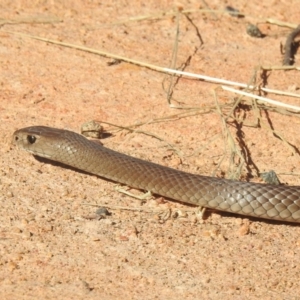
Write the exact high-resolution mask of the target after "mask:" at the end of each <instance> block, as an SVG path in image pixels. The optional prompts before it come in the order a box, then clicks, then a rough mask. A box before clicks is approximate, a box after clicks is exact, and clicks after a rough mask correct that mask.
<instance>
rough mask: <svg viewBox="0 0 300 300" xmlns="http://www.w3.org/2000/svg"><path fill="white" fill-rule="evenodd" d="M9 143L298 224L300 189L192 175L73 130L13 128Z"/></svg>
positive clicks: (169, 192)
mask: <svg viewBox="0 0 300 300" xmlns="http://www.w3.org/2000/svg"><path fill="white" fill-rule="evenodd" d="M13 143H14V144H16V145H17V146H19V147H20V148H21V149H24V150H26V151H28V152H30V153H32V154H34V155H37V156H41V157H45V158H47V159H50V160H53V161H57V162H60V163H63V164H66V165H69V166H72V167H74V168H77V169H80V170H83V171H86V172H88V173H92V174H95V175H98V176H101V177H104V178H107V179H110V180H113V181H116V182H120V183H123V184H126V185H128V186H130V187H133V188H137V189H142V190H146V191H150V192H152V193H155V194H158V195H161V196H165V197H168V198H171V199H174V200H178V201H181V202H186V203H191V204H195V205H199V206H201V207H208V208H213V209H216V210H221V211H225V212H230V213H236V214H241V215H245V216H251V217H257V218H264V219H272V220H279V221H287V222H300V186H283V185H269V184H260V183H249V182H242V181H233V180H227V179H221V178H214V177H208V176H201V175H194V174H190V173H186V172H182V171H179V170H175V169H171V168H168V167H164V166H161V165H158V164H155V163H152V162H148V161H145V160H141V159H138V158H134V157H131V156H128V155H125V154H122V153H119V152H116V151H113V150H110V149H107V148H105V147H103V146H101V145H100V144H97V143H95V142H93V141H89V140H88V139H86V138H85V137H83V136H81V135H79V134H77V133H75V132H72V131H67V130H61V129H56V128H51V127H45V126H33V127H27V128H23V129H20V130H17V131H16V132H15V133H14V134H13Z"/></svg>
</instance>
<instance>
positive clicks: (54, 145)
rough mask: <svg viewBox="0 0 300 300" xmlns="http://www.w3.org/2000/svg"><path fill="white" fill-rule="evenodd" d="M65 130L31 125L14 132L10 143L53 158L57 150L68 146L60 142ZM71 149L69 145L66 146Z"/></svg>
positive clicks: (41, 155)
mask: <svg viewBox="0 0 300 300" xmlns="http://www.w3.org/2000/svg"><path fill="white" fill-rule="evenodd" d="M65 132H67V131H66V130H62V129H57V128H51V127H46V126H32V127H26V128H22V129H19V130H17V131H15V132H14V134H13V140H12V143H13V144H14V145H16V146H17V147H19V148H20V149H22V150H25V151H27V152H30V153H32V154H34V155H38V156H40V157H45V158H48V159H55V156H56V154H57V151H59V149H61V148H65V147H68V146H67V145H66V141H65V140H64V142H62V140H63V137H64V133H65ZM67 150H68V151H71V147H68V149H67Z"/></svg>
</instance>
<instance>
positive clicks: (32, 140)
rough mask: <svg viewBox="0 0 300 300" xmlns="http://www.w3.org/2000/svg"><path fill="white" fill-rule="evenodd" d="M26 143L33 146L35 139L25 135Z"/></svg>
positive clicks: (32, 136)
mask: <svg viewBox="0 0 300 300" xmlns="http://www.w3.org/2000/svg"><path fill="white" fill-rule="evenodd" d="M27 141H28V142H29V144H34V143H35V141H36V137H35V136H34V135H27Z"/></svg>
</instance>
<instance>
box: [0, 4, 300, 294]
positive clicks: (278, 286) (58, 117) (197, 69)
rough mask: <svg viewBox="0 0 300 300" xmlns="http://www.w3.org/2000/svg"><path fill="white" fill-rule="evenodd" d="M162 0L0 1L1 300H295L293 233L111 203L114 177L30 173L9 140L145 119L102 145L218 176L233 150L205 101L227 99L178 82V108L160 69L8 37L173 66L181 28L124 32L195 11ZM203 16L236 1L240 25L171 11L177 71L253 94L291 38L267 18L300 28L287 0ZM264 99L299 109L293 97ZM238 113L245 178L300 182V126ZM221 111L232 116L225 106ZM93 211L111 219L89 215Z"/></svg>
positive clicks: (276, 80)
mask: <svg viewBox="0 0 300 300" xmlns="http://www.w3.org/2000/svg"><path fill="white" fill-rule="evenodd" d="M102 2H103V3H104V2H105V1H102ZM160 2H161V1H157V0H150V1H147V2H145V3H144V4H140V2H138V1H133V2H127V1H114V4H101V1H75V2H74V1H39V0H38V1H34V2H30V1H13V2H12V1H5V0H2V1H0V8H1V21H2V27H1V29H0V37H1V39H0V64H1V72H0V84H1V93H0V97H1V102H0V120H1V123H0V128H1V131H0V137H1V141H2V143H1V145H2V147H1V148H0V163H1V166H0V172H1V175H0V176H1V177H0V187H1V194H0V199H1V213H0V224H1V231H0V232H1V233H0V237H1V238H0V287H1V289H0V295H1V299H120V298H122V299H220V298H222V299H257V298H263V299H299V294H300V283H299V278H300V267H299V256H300V238H299V235H300V227H299V226H297V225H292V224H285V223H281V222H271V221H265V220H260V219H257V220H255V219H247V218H244V217H241V216H237V215H230V214H225V213H220V212H216V211H208V212H207V213H206V215H205V218H204V220H199V218H198V216H197V208H195V207H191V206H187V205H184V204H180V203H176V202H172V201H168V200H166V199H162V198H161V197H155V198H153V199H152V200H148V201H146V202H145V203H141V202H140V201H138V200H136V199H133V198H132V197H129V196H126V195H123V194H120V193H118V192H116V191H115V189H114V187H115V184H114V183H112V182H108V181H105V180H103V179H101V178H98V177H96V176H90V175H87V174H83V173H80V172H76V171H74V170H71V169H68V168H63V167H60V166H55V165H52V164H49V163H42V162H39V161H38V160H36V159H35V158H34V157H33V156H32V155H30V154H28V153H26V152H23V151H19V150H18V149H16V148H15V147H13V146H12V145H11V143H10V142H11V136H12V133H13V132H14V131H15V130H16V129H18V128H22V127H26V126H31V125H47V126H52V127H58V128H65V129H70V130H73V131H77V132H79V130H80V126H81V124H82V123H84V122H86V121H90V120H97V121H102V122H108V123H113V124H116V125H120V126H131V125H134V124H141V123H142V125H141V126H139V127H136V128H135V129H136V130H135V131H133V132H128V131H127V130H116V128H115V127H113V126H109V125H106V124H104V127H105V129H106V130H107V131H109V132H110V133H111V136H109V137H108V138H106V139H103V140H102V143H103V144H104V145H105V146H107V147H109V148H112V149H115V150H117V151H120V152H124V153H127V154H129V155H132V156H136V157H139V158H142V159H146V160H151V161H154V162H157V163H159V164H162V165H167V166H170V167H173V168H177V169H181V170H185V171H187V172H191V173H197V174H204V175H215V176H219V177H229V175H230V173H229V171H230V169H229V165H230V149H229V147H228V144H227V141H226V139H225V138H224V127H223V123H222V119H221V117H220V115H219V114H218V112H217V111H216V109H215V107H216V105H215V103H216V102H215V96H214V92H215V94H216V97H217V98H218V101H219V104H220V105H223V106H224V105H231V106H232V103H233V101H234V98H235V95H234V94H232V93H230V92H225V91H222V90H221V88H220V87H219V86H218V85H217V84H212V83H206V82H203V81H199V80H191V79H186V78H179V80H177V81H176V80H175V81H174V83H175V86H174V89H173V94H172V100H171V101H172V102H171V103H172V105H173V106H176V107H181V108H182V109H174V108H171V107H170V106H169V105H168V102H167V96H166V90H167V88H168V85H169V83H170V78H169V77H168V76H167V75H166V74H163V73H160V72H157V71H154V70H151V69H147V68H144V67H140V66H137V65H134V64H129V63H124V62H123V63H120V64H114V65H109V63H111V62H113V59H111V58H104V57H102V56H98V55H95V54H92V53H88V52H84V51H79V50H76V49H72V48H66V47H62V46H57V45H54V44H50V43H46V42H42V41H38V40H34V39H31V38H28V37H24V36H19V35H16V34H11V33H8V32H7V31H13V32H18V33H25V34H29V35H35V36H39V37H43V38H47V39H52V40H57V41H60V42H67V43H71V44H74V45H81V46H86V47H89V48H93V49H96V50H103V51H107V52H110V53H112V54H115V55H121V56H124V57H128V58H131V59H136V60H139V61H143V62H147V63H151V64H154V65H157V66H162V67H169V66H170V63H171V57H172V51H173V48H174V41H175V36H176V17H174V15H164V16H160V17H159V18H157V19H151V20H149V19H146V20H141V21H138V20H134V21H132V22H123V21H128V20H129V18H131V17H139V16H147V15H159V14H160V13H161V12H168V11H171V10H172V9H174V8H175V7H179V8H180V9H192V10H196V9H199V8H200V7H201V8H205V5H204V4H203V3H202V2H201V1H194V0H192V1H181V3H178V2H177V3H174V2H172V1H165V4H160ZM59 3H64V4H59ZM209 5H210V8H211V9H214V10H218V9H224V8H225V6H226V5H231V6H233V7H235V8H237V9H239V10H240V11H241V12H243V13H244V14H245V15H246V17H244V18H236V17H232V16H230V15H228V14H217V13H205V14H204V13H200V12H195V11H194V12H192V13H190V14H189V15H188V17H185V16H184V15H180V18H179V38H178V53H177V61H176V67H177V68H183V69H184V70H185V71H187V72H192V73H197V74H203V75H207V76H213V77H216V78H222V79H227V80H232V81H237V82H242V83H248V82H250V81H251V79H252V78H253V75H254V73H255V68H256V67H257V66H259V65H268V66H280V65H281V62H282V54H281V53H280V43H284V42H285V39H286V36H287V34H288V33H289V32H290V30H291V29H289V28H286V27H280V26H277V25H272V24H267V23H265V22H263V21H262V20H265V19H267V18H273V19H277V20H281V21H284V22H290V23H295V24H297V22H299V14H300V6H299V2H298V1H296V0H292V1H276V0H273V1H272V0H266V1H244V0H242V1H234V2H232V3H229V2H222V1H209ZM55 20H58V21H59V22H55ZM8 21H13V22H12V23H11V24H9V23H8ZM47 22H48V23H47ZM49 22H50V23H49ZM248 23H254V24H257V23H258V24H259V28H260V30H261V31H262V32H263V34H265V37H264V38H254V37H250V36H249V35H247V34H246V26H247V24H248ZM299 60H300V58H299V55H298V56H296V64H298V65H299ZM256 75H257V76H256V79H257V82H258V83H261V82H263V83H264V85H265V86H266V87H269V88H272V89H277V90H282V91H290V92H293V93H298V94H300V92H299V88H300V86H299V71H296V70H292V71H283V70H277V71H272V72H265V73H263V72H262V71H260V70H259V69H258V72H257V74H256ZM263 95H265V96H267V97H270V98H272V99H275V100H278V101H282V102H284V103H289V104H293V105H298V106H299V105H300V103H299V102H300V100H299V99H298V98H292V97H287V96H280V95H274V94H263ZM249 104H250V102H249V101H248V102H244V104H243V105H241V106H240V107H239V108H237V109H236V111H235V116H236V117H237V118H238V119H239V120H240V121H241V124H240V125H238V124H237V123H236V122H233V120H232V118H230V119H229V120H228V123H227V128H228V129H229V130H230V132H231V134H232V137H233V141H234V142H235V143H236V145H237V148H238V149H242V152H243V153H244V154H245V155H246V162H247V163H246V164H245V165H244V167H243V168H242V174H241V176H240V179H241V180H249V181H260V179H258V177H257V173H258V172H263V171H269V170H271V169H273V170H275V171H276V172H277V173H278V175H279V177H280V180H281V181H282V182H283V183H284V184H288V185H297V183H298V182H299V178H298V175H299V171H298V168H299V148H298V146H299V144H300V139H299V135H298V131H299V126H300V124H299V116H298V115H297V114H295V113H286V110H285V111H281V112H280V113H278V112H276V111H271V110H260V111H259V114H257V112H258V111H257V110H255V109H253V107H252V106H251V105H249ZM188 108H195V109H196V110H191V109H188ZM222 111H223V113H224V114H225V115H227V114H229V111H230V108H229V106H227V107H223V108H222ZM204 112H205V113H204ZM180 114H182V115H180ZM174 115H179V117H172V116H174ZM258 117H260V122H258V121H257V120H258ZM258 123H260V125H261V126H260V127H258V126H256V125H257V124H258ZM137 130H138V131H137ZM272 130H275V131H276V133H277V135H275V134H274V133H273V132H272ZM143 132H144V133H147V134H148V135H146V134H144V133H143ZM280 136H281V137H282V138H283V139H284V141H282V140H281V139H280V138H279V137H280ZM235 162H236V163H237V161H235ZM235 166H237V164H235ZM98 206H106V207H107V208H108V210H109V211H110V213H111V215H109V216H107V217H106V218H104V219H97V218H94V217H95V211H96V210H97V207H98ZM116 207H123V208H116ZM125 208H127V209H125ZM158 210H159V211H163V212H164V214H161V213H158ZM169 211H171V217H169V216H168V212H169Z"/></svg>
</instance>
